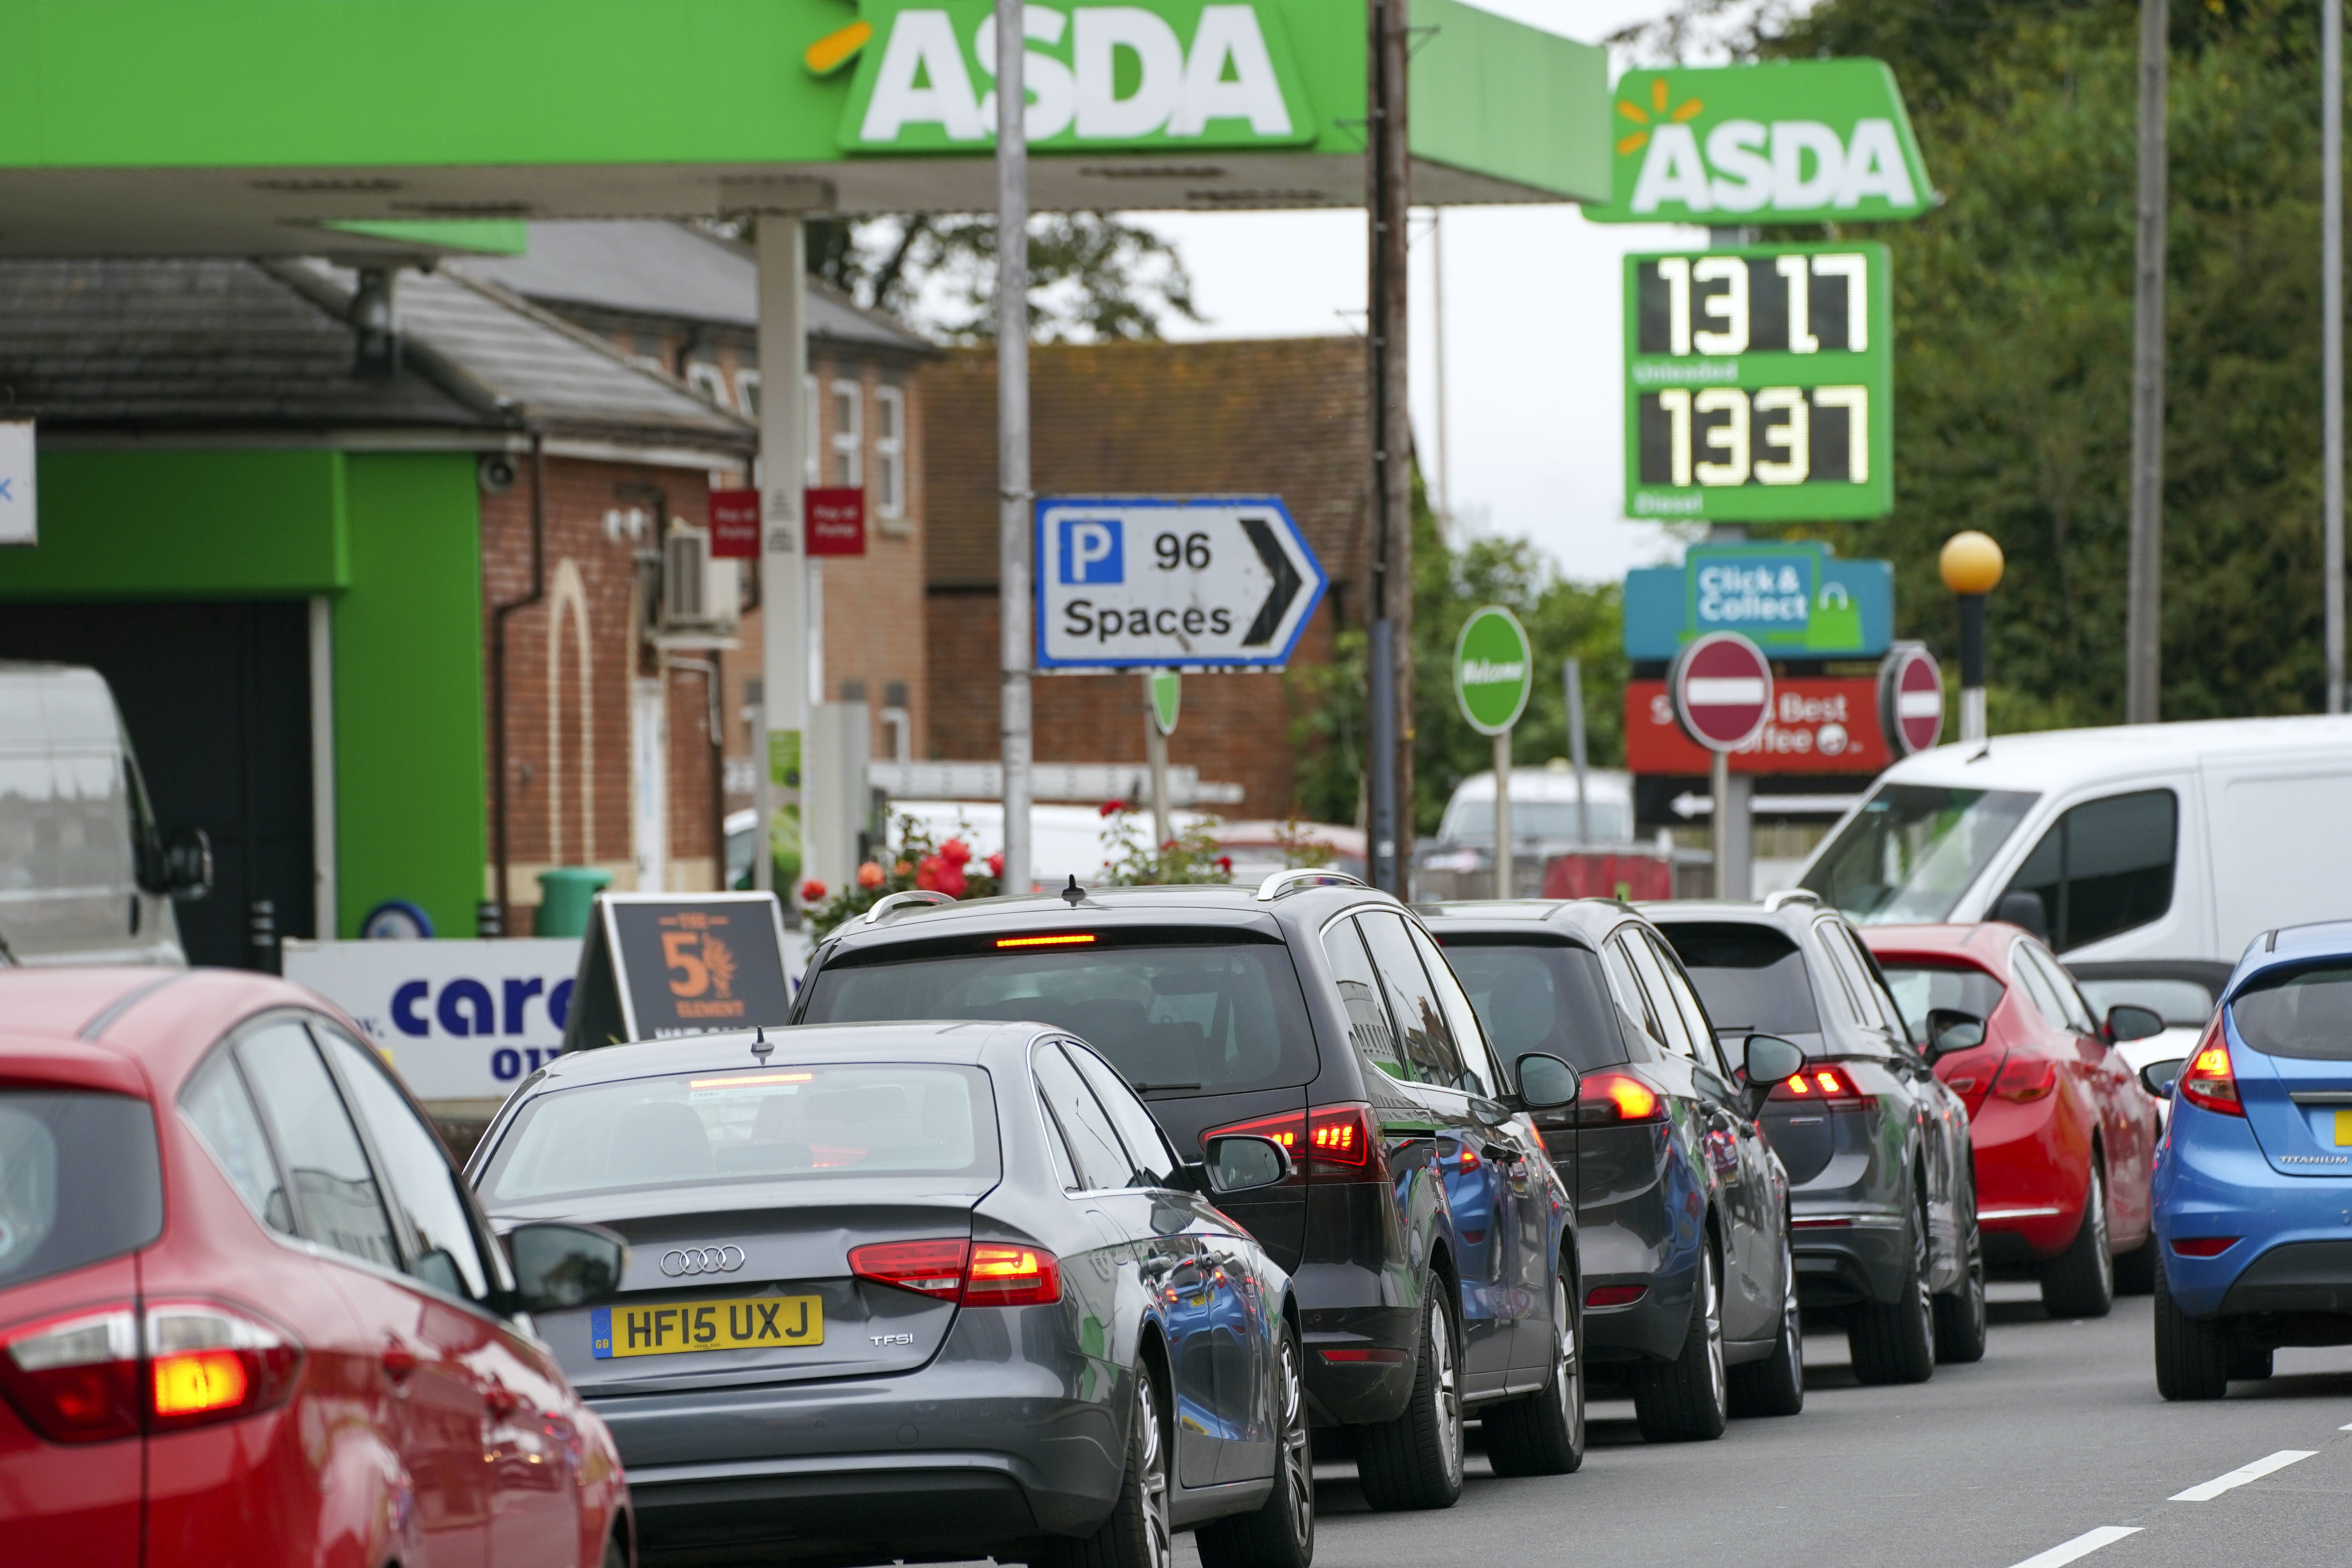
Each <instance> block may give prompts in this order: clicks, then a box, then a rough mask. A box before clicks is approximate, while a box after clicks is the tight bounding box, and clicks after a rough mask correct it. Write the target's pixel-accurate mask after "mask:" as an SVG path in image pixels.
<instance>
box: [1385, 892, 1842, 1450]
mask: <svg viewBox="0 0 2352 1568" xmlns="http://www.w3.org/2000/svg"><path fill="white" fill-rule="evenodd" d="M1423 913H1424V915H1425V916H1426V917H1427V919H1428V921H1429V927H1430V930H1431V931H1432V932H1433V933H1434V934H1435V935H1436V937H1437V940H1438V941H1439V942H1441V943H1442V944H1443V945H1444V949H1445V956H1446V959H1447V962H1449V963H1452V965H1453V966H1454V973H1457V974H1459V975H1460V976H1461V977H1462V983H1463V984H1464V985H1465V987H1467V988H1468V990H1469V993H1470V1000H1471V1004H1472V1005H1474V1006H1475V1007H1476V1008H1477V1010H1478V1016H1479V1017H1480V1018H1481V1019H1483V1020H1484V1021H1485V1023H1486V1032H1487V1035H1488V1036H1489V1037H1491V1038H1492V1039H1493V1040H1494V1042H1495V1044H1496V1047H1497V1048H1498V1049H1499V1050H1500V1051H1501V1053H1502V1054H1503V1055H1504V1056H1506V1057H1511V1056H1516V1055H1517V1053H1519V1052H1521V1051H1550V1052H1554V1053H1556V1054H1558V1055H1560V1056H1564V1057H1566V1058H1568V1059H1569V1060H1570V1061H1571V1062H1573V1063H1574V1064H1575V1065H1576V1067H1577V1068H1578V1069H1579V1071H1580V1073H1581V1074H1582V1075H1583V1079H1584V1081H1583V1086H1582V1094H1581V1096H1580V1100H1579V1102H1578V1104H1577V1105H1575V1106H1574V1107H1572V1108H1567V1107H1564V1108H1562V1109H1561V1110H1555V1111H1547V1112H1545V1113H1543V1114H1541V1115H1539V1116H1538V1117H1537V1118H1536V1125H1537V1126H1538V1128H1540V1129H1541V1130H1542V1132H1543V1137H1544V1142H1545V1145H1546V1146H1547V1147H1548V1148H1549V1150H1550V1152H1551V1158H1552V1163H1553V1164H1554V1165H1555V1166H1556V1167H1557V1168H1558V1170H1559V1174H1560V1178H1561V1180H1562V1181H1564V1182H1566V1183H1567V1184H1569V1187H1570V1191H1571V1192H1573V1193H1574V1194H1575V1197H1576V1217H1577V1225H1578V1231H1579V1237H1580V1242H1581V1247H1582V1258H1583V1263H1584V1274H1583V1285H1584V1292H1585V1300H1584V1337H1585V1348H1586V1353H1587V1355H1588V1356H1589V1357H1590V1358H1591V1370H1592V1380H1593V1385H1594V1387H1595V1388H1600V1387H1602V1386H1604V1385H1606V1384H1621V1385H1630V1391H1631V1393H1632V1394H1633V1402H1634V1408H1635V1411H1636V1413H1637V1414H1638V1415H1639V1416H1640V1419H1641V1426H1642V1435H1643V1436H1644V1437H1647V1438H1649V1439H1650V1440H1651V1441H1653V1442H1662V1441H1689V1440H1692V1439H1706V1438H1713V1437H1718V1436H1722V1434H1723V1428H1724V1421H1725V1419H1726V1417H1727V1416H1728V1415H1795V1414H1796V1413H1797V1412H1798V1411H1800V1410H1801V1409H1803V1408H1804V1403H1805V1363H1804V1342H1803V1335H1802V1332H1801V1329H1800V1326H1799V1323H1798V1321H1797V1285H1796V1274H1795V1270H1794V1268H1793V1267H1792V1265H1791V1261H1790V1247H1789V1234H1790V1233H1789V1226H1788V1219H1789V1181H1788V1177H1787V1175H1786V1174H1785V1173H1783V1171H1782V1170H1781V1167H1780V1161H1779V1160H1778V1159H1776V1158H1774V1156H1773V1153H1772V1150H1771V1147H1770V1145H1769V1143H1768V1142H1766V1141H1765V1139H1764V1137H1763V1135H1762V1133H1761V1132H1759V1131H1758V1128H1757V1125H1756V1113H1757V1110H1758V1108H1759V1106H1760V1105H1761V1104H1762V1103H1763V1100H1764V1094H1765V1088H1764V1086H1762V1085H1757V1086H1753V1087H1751V1086H1750V1085H1749V1083H1748V1074H1747V1068H1748V1063H1749V1062H1750V1061H1751V1060H1755V1061H1757V1062H1759V1064H1761V1065H1762V1066H1763V1067H1764V1070H1765V1076H1766V1078H1767V1080H1768V1082H1769V1081H1775V1080H1777V1079H1780V1078H1781V1077H1784V1076H1785V1075H1787V1074H1788V1073H1790V1072H1794V1071H1795V1070H1797V1068H1799V1067H1800V1066H1801V1065H1802V1058H1801V1057H1800V1056H1799V1055H1798V1054H1797V1052H1796V1051H1795V1049H1794V1048H1793V1047H1791V1046H1790V1044H1789V1043H1788V1042H1784V1041H1773V1042H1771V1043H1770V1044H1769V1046H1768V1045H1766V1044H1764V1043H1763V1042H1760V1041H1759V1042H1757V1043H1756V1044H1753V1045H1751V1044H1750V1043H1749V1041H1748V1037H1746V1035H1744V1034H1738V1035H1734V1034H1729V1033H1727V1034H1726V1035H1725V1036H1724V1037H1722V1038H1721V1039H1720V1040H1719V1041H1718V1039H1717V1031H1716V1028H1715V1026H1713V1025H1712V1024H1711V1023H1710V1022H1709V1021H1708V1018H1707V1016H1706V1012H1705V1011H1704V1009H1703V1008H1702V1007H1701V1006H1700V1005H1699V1001H1698V998H1697V997H1696V995H1695V994H1693V991H1692V987H1691V983H1690V981H1689V979H1688V978H1687V977H1686V976H1685V974H1684V973H1683V970H1682V965H1681V963H1680V962H1679V961H1678V960H1676V958H1675V954H1674V951H1673V949H1672V948H1670V947H1668V946H1666V945H1665V943H1664V942H1663V940H1661V938H1660V937H1659V935H1658V933H1657V931H1656V930H1655V928H1654V927H1653V926H1652V925H1651V924H1650V922H1649V921H1648V920H1646V919H1645V918H1643V916H1642V915H1641V914H1640V913H1638V912H1637V911H1635V910H1632V909H1629V908H1627V907H1626V906H1625V905H1623V904H1620V903H1616V902H1613V901H1611V900H1601V899H1578V900H1568V901H1553V900H1540V901H1539V900H1521V901H1514V902H1502V903H1498V902H1491V901H1489V902H1476V903H1449V904H1433V905H1428V906H1424V908H1423Z"/></svg>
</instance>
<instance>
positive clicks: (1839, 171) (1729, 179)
mask: <svg viewBox="0 0 2352 1568" xmlns="http://www.w3.org/2000/svg"><path fill="white" fill-rule="evenodd" d="M1648 142H1649V144H1648V146H1647V148H1646V149H1645V150H1644V152H1643V158H1642V172H1641V174H1640V176H1639V177H1638V178H1637V179H1636V180H1635V181H1634V184H1633V201H1632V203H1631V204H1630V205H1631V206H1632V209H1633V212H1634V213H1635V214H1637V215H1639V216H1643V217H1652V216H1679V214H1678V213H1675V212H1673V211H1670V210H1669V209H1674V208H1679V209H1680V210H1681V211H1682V212H1689V213H1735V214H1740V213H1761V212H1805V211H1813V210H1818V209H1821V208H1824V207H1828V208H1837V209H1841V210H1843V211H1849V212H1851V211H1854V210H1856V209H1858V208H1860V207H1861V205H1862V204H1863V203H1864V200H1866V199H1868V198H1870V197H1874V196H1875V197H1878V198H1880V199H1882V200H1884V201H1885V202H1887V203H1888V204H1889V205H1893V206H1895V207H1898V208H1906V209H1907V208H1910V207H1914V206H1916V205H1918V201H1919V196H1918V192H1917V190H1916V187H1915V186H1914V185H1913V184H1912V181H1911V171H1910V169H1909V167H1908V166H1907V165H1906V163H1905V162H1904V159H1903V150H1902V146H1901V144H1900V143H1899V142H1897V141H1896V139H1895V122H1894V121H1891V120H1884V119H1864V120H1857V121H1854V124H1853V135H1852V136H1851V137H1850V138H1841V137H1840V136H1839V135H1838V133H1837V132H1836V131H1834V130H1832V128H1831V127H1829V126H1827V125H1825V124H1823V123H1822V122H1821V121H1817V120H1775V121H1772V122H1771V123H1769V124H1766V123H1764V122H1763V121H1756V120H1726V121H1721V122H1719V123H1717V125H1715V126H1713V127H1712V128H1711V129H1709V130H1708V132H1707V133H1706V142H1705V143H1704V144H1702V143H1701V142H1700V141H1699V139H1698V136H1697V134H1696V132H1694V131H1693V130H1692V129H1691V128H1690V127H1689V126H1688V125H1682V124H1673V123H1668V124H1664V125H1659V126H1657V127H1656V128H1655V129H1654V130H1653V131H1652V132H1650V134H1649V138H1648Z"/></svg>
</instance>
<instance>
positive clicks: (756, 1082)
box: [686, 1072, 816, 1089]
mask: <svg viewBox="0 0 2352 1568" xmlns="http://www.w3.org/2000/svg"><path fill="white" fill-rule="evenodd" d="M814 1077H816V1074H814V1073H812V1072H761V1073H747V1074H745V1075H744V1076H743V1077H741V1078H690V1079H687V1080H686V1087H687V1088H688V1089H757V1088H759V1087H760V1086H761V1084H767V1083H806V1082H808V1081H809V1080H810V1079H814Z"/></svg>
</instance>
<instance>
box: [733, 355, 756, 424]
mask: <svg viewBox="0 0 2352 1568" xmlns="http://www.w3.org/2000/svg"><path fill="white" fill-rule="evenodd" d="M735 406H736V407H738V408H740V409H741V410H742V411H743V417H744V418H746V419H757V418H758V417H759V416H760V373H759V372H758V371H756V370H752V369H751V368H749V367H746V368H744V369H742V370H739V371H737V372H736V373H735Z"/></svg>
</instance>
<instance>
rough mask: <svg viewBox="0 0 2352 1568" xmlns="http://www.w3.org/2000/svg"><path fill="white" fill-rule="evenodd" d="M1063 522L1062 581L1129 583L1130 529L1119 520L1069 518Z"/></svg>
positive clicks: (1113, 518)
mask: <svg viewBox="0 0 2352 1568" xmlns="http://www.w3.org/2000/svg"><path fill="white" fill-rule="evenodd" d="M1061 523H1062V539H1061V544H1062V552H1061V553H1062V581H1063V582H1065V583H1124V582H1126V581H1127V540H1126V533H1127V530H1126V528H1125V526H1124V525H1123V524H1121V523H1120V521H1119V520H1118V519H1117V518H1115V517H1066V518H1063V519H1062V520H1061Z"/></svg>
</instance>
